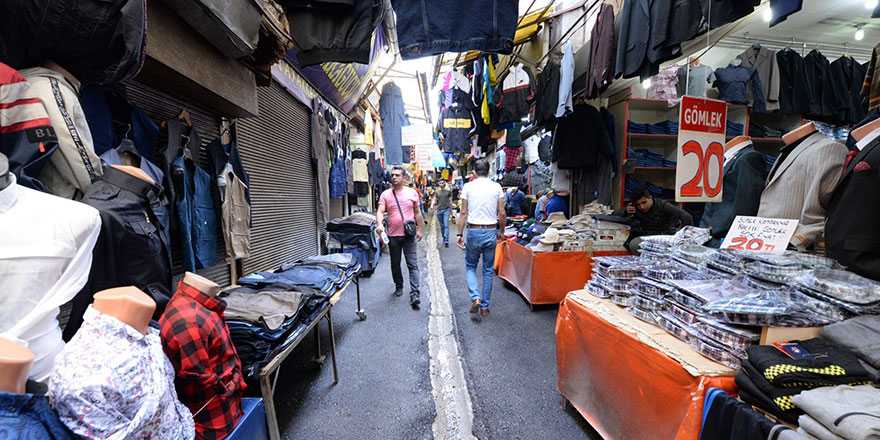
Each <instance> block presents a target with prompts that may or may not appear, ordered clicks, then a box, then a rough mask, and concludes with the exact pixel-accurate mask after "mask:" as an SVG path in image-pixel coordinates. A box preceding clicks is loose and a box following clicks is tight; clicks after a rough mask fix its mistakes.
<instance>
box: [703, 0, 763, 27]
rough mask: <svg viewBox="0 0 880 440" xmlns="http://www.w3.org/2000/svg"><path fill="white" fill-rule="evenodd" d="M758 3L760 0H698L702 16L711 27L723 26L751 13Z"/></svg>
mask: <svg viewBox="0 0 880 440" xmlns="http://www.w3.org/2000/svg"><path fill="white" fill-rule="evenodd" d="M759 4H761V0H700V5H701V6H702V9H703V18H705V19H706V20H707V21H709V24H710V26H711V29H715V28H718V27H721V26H724V25H725V24H727V23H730V22H732V21H736V20H739V19H740V18H742V17H745V16H746V15H749V14H751V13H752V11H754V10H755V6H758V5H759ZM710 6H711V11H710ZM710 17H711V21H710V20H709V18H710Z"/></svg>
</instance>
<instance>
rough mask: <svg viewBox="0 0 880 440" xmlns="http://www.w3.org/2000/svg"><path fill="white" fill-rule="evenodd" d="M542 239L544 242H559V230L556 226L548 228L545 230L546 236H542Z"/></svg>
mask: <svg viewBox="0 0 880 440" xmlns="http://www.w3.org/2000/svg"><path fill="white" fill-rule="evenodd" d="M540 241H541V243H543V244H556V243H559V230H558V229H556V228H548V229H547V230H546V231H544V236H543V237H541V240H540Z"/></svg>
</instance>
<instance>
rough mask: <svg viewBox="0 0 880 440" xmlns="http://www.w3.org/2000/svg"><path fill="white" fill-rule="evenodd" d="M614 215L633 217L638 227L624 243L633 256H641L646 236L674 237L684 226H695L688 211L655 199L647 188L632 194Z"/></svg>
mask: <svg viewBox="0 0 880 440" xmlns="http://www.w3.org/2000/svg"><path fill="white" fill-rule="evenodd" d="M614 215H620V216H624V217H633V218H635V219H636V220H638V223H639V224H638V225H636V226H633V229H632V231H631V232H630V234H629V239H628V240H627V241H626V243H624V246H626V248H627V249H629V251H630V252H632V253H633V255H639V244H640V243H641V242H642V239H641V238H640V237H642V236H646V235H672V234H675V232H676V231H677V230H678V229H679V228H680V227H683V226H690V225H693V223H694V220H693V218H692V217H691V215H690V214H688V213H687V211H685V210H683V209H681V208H679V207H678V206H676V205H675V204H673V203H669V202H667V201H666V200H663V199H655V198H654V197H653V196H652V195H651V193H650V192H648V190H647V189H645V188H639V189H636V190H635V191H633V192H632V199H631V200H630V202H629V203H627V205H626V206H624V207H623V208H619V209H617V210H615V211H614Z"/></svg>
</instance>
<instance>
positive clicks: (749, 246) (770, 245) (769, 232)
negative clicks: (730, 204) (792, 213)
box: [721, 215, 798, 255]
mask: <svg viewBox="0 0 880 440" xmlns="http://www.w3.org/2000/svg"><path fill="white" fill-rule="evenodd" d="M797 225H798V221H797V220H787V219H779V218H764V217H747V216H742V215H738V216H736V218H735V219H734V220H733V225H731V226H730V230H729V231H728V232H727V237H725V238H724V242H723V243H722V244H721V248H722V249H738V250H741V251H754V252H765V253H768V254H776V255H780V254H782V253H783V252H785V249H786V248H787V247H788V242H789V240H791V236H792V235H793V234H794V230H795V229H796V228H797Z"/></svg>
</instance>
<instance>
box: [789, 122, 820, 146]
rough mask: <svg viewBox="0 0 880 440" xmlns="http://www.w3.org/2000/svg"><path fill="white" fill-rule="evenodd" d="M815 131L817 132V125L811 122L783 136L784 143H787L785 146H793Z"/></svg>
mask: <svg viewBox="0 0 880 440" xmlns="http://www.w3.org/2000/svg"><path fill="white" fill-rule="evenodd" d="M814 131H816V124H814V123H812V122H809V123H807V124H804V125H802V126H800V127H798V128H796V129H794V130H792V131H790V132H788V133H785V134H784V135H782V142H785V145H791V144H793V143H795V142H797V141H798V140H800V139H802V138H803V137H804V136H806V135H808V134H810V133H812V132H814Z"/></svg>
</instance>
